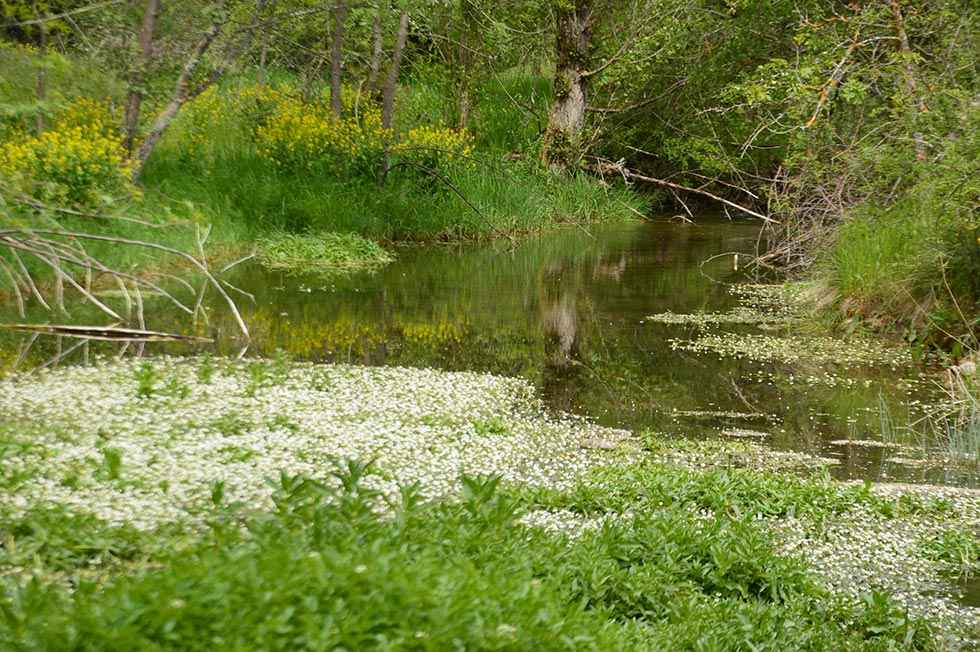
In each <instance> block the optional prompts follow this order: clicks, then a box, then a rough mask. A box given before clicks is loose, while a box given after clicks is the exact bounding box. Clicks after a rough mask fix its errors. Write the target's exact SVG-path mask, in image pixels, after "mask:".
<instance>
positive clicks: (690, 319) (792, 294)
mask: <svg viewBox="0 0 980 652" xmlns="http://www.w3.org/2000/svg"><path fill="white" fill-rule="evenodd" d="M802 288H803V286H802V285H800V284H794V283H787V284H782V285H756V284H745V285H733V286H731V288H730V292H731V293H732V294H733V295H735V296H736V297H738V301H739V306H738V307H736V308H734V309H732V310H730V311H728V312H695V313H687V314H684V313H675V312H672V311H669V310H668V311H666V312H662V313H658V314H656V315H650V316H649V317H647V320H648V321H652V322H657V323H661V324H691V325H694V326H698V327H699V328H707V327H709V326H717V325H722V324H725V325H737V324H752V325H763V324H790V323H792V322H794V321H796V320H798V319H800V318H801V317H802V313H803V306H804V304H803V302H802V301H801V299H800V296H801V294H802Z"/></svg>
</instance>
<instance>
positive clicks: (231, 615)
mask: <svg viewBox="0 0 980 652" xmlns="http://www.w3.org/2000/svg"><path fill="white" fill-rule="evenodd" d="M365 473H366V469H365V467H362V466H360V465H356V464H351V465H348V467H346V468H345V469H342V470H341V471H339V472H338V478H339V483H338V484H339V487H338V488H336V489H330V488H328V487H327V486H326V485H324V484H320V483H318V482H314V481H312V480H308V479H303V478H298V477H289V476H283V477H282V478H281V479H280V481H279V482H278V483H277V485H278V487H277V491H276V494H275V499H274V500H275V508H274V509H273V510H272V511H271V512H268V513H251V512H249V511H248V510H247V509H242V508H235V507H230V506H218V507H215V509H214V512H213V514H212V516H211V519H210V525H209V528H208V530H207V532H206V533H205V534H204V535H203V537H202V538H201V540H200V541H199V542H197V543H195V544H192V545H189V546H183V547H178V548H177V549H175V550H169V549H166V548H164V547H160V548H156V549H154V550H149V551H147V550H144V549H143V548H141V547H140V546H141V544H145V542H146V541H147V539H140V538H139V535H137V536H136V538H135V545H134V538H133V535H132V534H131V533H127V532H125V531H124V530H112V531H106V532H93V531H92V530H91V528H84V529H82V530H80V531H79V532H78V535H79V538H81V537H84V540H93V541H96V542H101V544H100V545H97V546H96V549H95V550H94V551H93V552H92V553H91V554H82V555H78V556H74V557H72V556H69V557H64V556H63V555H60V554H58V550H59V549H60V548H63V547H65V546H68V547H70V546H71V545H72V543H73V541H77V540H79V539H76V538H75V537H74V534H75V532H74V530H72V529H70V528H66V527H65V528H62V529H61V530H59V532H60V536H61V537H62V539H59V540H58V541H57V543H58V545H57V547H54V548H45V547H38V546H37V545H36V544H35V545H34V551H35V553H36V556H37V558H38V559H39V560H41V561H42V562H43V563H48V564H51V565H52V566H54V567H56V568H57V569H59V570H62V571H63V570H67V569H70V568H72V567H83V566H84V565H85V564H86V563H88V562H89V561H90V560H91V559H93V558H96V559H101V557H100V555H104V554H105V551H106V550H107V549H112V548H117V549H118V550H119V553H120V554H119V556H120V557H121V558H122V559H134V558H141V556H146V555H149V557H151V558H152V559H153V564H154V566H155V567H152V568H149V569H142V570H140V571H139V572H131V573H121V574H117V575H116V576H114V577H113V578H112V579H110V580H109V581H108V582H106V583H104V584H99V583H96V582H92V581H80V582H79V583H78V584H77V586H76V588H75V589H74V591H72V592H68V591H66V589H65V588H63V585H62V584H59V583H44V582H40V583H38V582H30V583H24V584H20V585H19V586H15V587H10V586H9V585H8V589H7V591H6V593H5V595H4V599H3V602H0V605H2V606H3V610H2V612H3V614H4V618H3V619H2V620H0V645H2V646H3V647H4V648H5V649H10V650H24V651H26V650H43V649H52V648H59V649H65V648H70V649H76V650H131V649H156V650H167V649H173V650H178V649H179V650H240V649H310V650H317V649H337V648H344V649H359V650H361V649H385V650H396V649H430V650H441V649H452V648H459V649H546V650H561V649H568V650H572V649H574V650H583V649H586V650H588V649H592V650H617V649H618V650H657V649H672V650H683V649H702V650H703V649H719V650H720V649H726V650H727V649H753V650H785V649H801V650H802V649H812V650H826V649H844V650H887V649H899V648H901V649H909V650H914V649H929V648H930V642H929V638H928V628H927V627H926V626H925V624H924V623H922V622H920V621H915V620H910V619H909V618H908V617H907V616H906V615H905V614H904V613H903V612H901V611H900V610H899V609H897V608H896V607H895V605H894V604H893V603H891V602H890V601H889V600H888V599H887V598H885V597H884V596H880V595H878V596H871V597H869V599H868V600H867V601H865V603H864V604H862V605H860V606H856V607H854V606H845V605H844V604H842V603H841V602H839V601H837V600H834V599H833V598H832V597H831V596H829V595H828V594H826V593H825V592H824V591H823V590H822V589H820V588H819V587H818V586H817V585H816V584H815V583H814V581H813V580H812V579H811V578H810V576H809V575H808V573H807V572H806V570H805V567H804V566H803V565H801V564H800V563H799V562H798V561H795V560H794V559H791V558H787V557H784V556H781V555H778V554H776V552H775V550H774V548H773V545H772V543H771V542H770V541H769V539H768V537H767V536H766V534H765V533H764V532H763V531H762V530H760V529H759V528H758V527H757V526H755V525H754V524H753V522H752V520H751V519H749V518H738V517H728V516H719V517H718V518H714V519H702V518H698V517H697V516H696V515H695V514H693V513H691V512H690V511H689V510H687V509H685V508H683V507H680V506H676V507H673V508H668V509H665V510H661V511H659V512H655V513H645V514H642V515H637V516H636V517H634V518H632V519H629V520H627V521H624V522H622V523H616V524H607V525H606V526H604V527H602V528H600V529H597V530H594V531H592V532H590V533H586V534H583V535H582V536H580V537H577V538H574V539H568V538H566V537H564V536H561V535H557V534H553V533H550V532H548V531H546V530H543V529H540V528H535V527H526V526H523V525H520V524H518V523H517V522H516V518H517V517H518V516H519V515H520V513H521V511H522V509H524V508H526V507H524V506H522V505H521V503H520V502H519V501H517V500H515V499H513V498H511V497H508V496H507V495H506V494H505V493H501V492H500V491H499V490H498V488H497V481H496V480H493V479H477V478H468V479H464V491H463V494H462V497H461V499H460V500H458V501H449V502H436V503H425V502H421V501H419V500H418V499H417V496H416V494H415V493H414V491H413V490H412V488H411V487H406V488H403V492H402V501H401V506H400V507H399V508H397V509H396V511H395V512H394V513H393V514H392V516H391V517H388V518H385V517H379V516H378V514H377V513H376V511H375V509H374V504H375V500H376V499H377V496H375V495H374V494H373V493H372V492H371V491H370V490H368V489H366V488H365V487H364V485H362V484H361V483H360V479H361V477H363V475H364V474H365ZM219 494H220V491H219ZM215 502H216V503H220V502H221V501H220V495H219V499H218V500H216V501H215ZM37 519H38V517H37V516H34V515H32V516H30V517H28V518H27V521H28V522H29V523H35V522H36V521H37ZM19 527H20V530H18V532H21V533H22V534H21V535H20V538H19V539H18V540H19V541H22V543H21V545H24V546H29V545H32V544H34V542H35V540H36V538H37V536H38V535H37V532H38V531H39V530H38V528H32V527H31V526H29V525H25V524H24V523H23V522H22V523H21V524H20V526H19ZM93 556H94V557H93ZM272 587H274V589H272ZM270 589H271V590H270Z"/></svg>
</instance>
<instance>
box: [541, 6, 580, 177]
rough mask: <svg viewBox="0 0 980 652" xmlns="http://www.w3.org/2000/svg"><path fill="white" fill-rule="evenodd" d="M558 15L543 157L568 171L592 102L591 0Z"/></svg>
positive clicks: (578, 156) (542, 150) (567, 8)
mask: <svg viewBox="0 0 980 652" xmlns="http://www.w3.org/2000/svg"><path fill="white" fill-rule="evenodd" d="M555 12H556V14H557V38H556V40H555V44H556V54H557V63H556V65H555V81H554V89H555V91H554V92H555V99H554V103H553V104H552V106H551V112H550V113H549V115H548V128H547V129H546V130H545V134H544V143H543V146H542V149H541V158H542V160H543V161H544V163H545V164H547V165H548V166H550V167H551V168H552V169H555V170H560V171H565V170H568V169H569V168H570V167H571V166H572V165H573V164H574V163H575V162H576V161H577V160H578V159H579V158H581V152H580V151H579V147H580V146H581V144H582V143H581V136H582V130H583V127H584V126H585V112H586V110H587V109H588V105H589V76H590V74H589V64H590V62H591V53H592V0H574V4H572V3H568V6H567V7H566V6H564V5H562V6H560V7H559V8H557V9H556V10H555Z"/></svg>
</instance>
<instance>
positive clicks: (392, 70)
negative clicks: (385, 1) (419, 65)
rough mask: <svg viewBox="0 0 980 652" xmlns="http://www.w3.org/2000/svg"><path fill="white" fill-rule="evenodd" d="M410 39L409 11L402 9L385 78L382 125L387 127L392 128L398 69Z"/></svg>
mask: <svg viewBox="0 0 980 652" xmlns="http://www.w3.org/2000/svg"><path fill="white" fill-rule="evenodd" d="M407 41H408V12H407V11H405V10H402V13H401V16H400V17H399V19H398V38H397V39H396V40H395V49H394V51H393V52H392V53H391V66H390V67H389V68H388V77H387V78H386V79H385V85H384V89H383V98H382V107H381V125H382V126H383V127H384V128H385V129H391V121H392V118H394V115H395V92H396V91H397V90H398V69H399V67H400V66H401V63H402V55H403V54H404V53H405V43H406V42H407Z"/></svg>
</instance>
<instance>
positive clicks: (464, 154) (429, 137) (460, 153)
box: [391, 125, 473, 170]
mask: <svg viewBox="0 0 980 652" xmlns="http://www.w3.org/2000/svg"><path fill="white" fill-rule="evenodd" d="M391 153H392V154H393V155H395V156H398V157H399V158H400V159H403V160H405V161H407V162H409V163H414V164H415V165H417V166H421V167H423V168H426V169H429V170H445V169H446V167H447V166H449V165H450V164H452V163H454V162H465V161H466V160H467V159H468V158H469V156H470V155H471V154H472V153H473V140H472V138H471V137H470V135H469V134H468V133H466V131H464V130H462V129H450V128H447V127H438V126H433V125H422V126H420V127H415V128H414V129H410V130H409V131H407V132H405V134H403V135H402V137H401V138H400V139H399V141H398V142H397V143H395V144H394V145H393V146H392V148H391Z"/></svg>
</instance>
